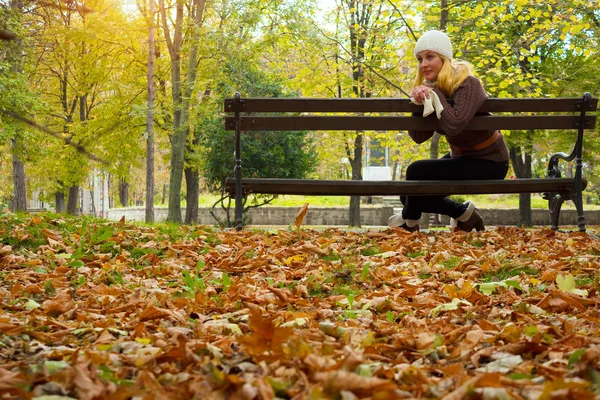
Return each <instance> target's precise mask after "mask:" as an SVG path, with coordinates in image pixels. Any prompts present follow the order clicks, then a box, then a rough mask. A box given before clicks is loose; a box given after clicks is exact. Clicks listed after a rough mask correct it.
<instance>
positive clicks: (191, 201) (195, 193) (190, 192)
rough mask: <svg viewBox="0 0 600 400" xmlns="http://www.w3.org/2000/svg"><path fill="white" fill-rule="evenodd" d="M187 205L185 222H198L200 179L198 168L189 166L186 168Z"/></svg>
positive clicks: (189, 223)
mask: <svg viewBox="0 0 600 400" xmlns="http://www.w3.org/2000/svg"><path fill="white" fill-rule="evenodd" d="M185 183H186V188H187V191H186V206H185V223H186V224H188V225H191V224H196V223H198V199H199V197H200V193H199V191H200V179H199V175H198V169H196V168H192V167H187V168H186V169H185Z"/></svg>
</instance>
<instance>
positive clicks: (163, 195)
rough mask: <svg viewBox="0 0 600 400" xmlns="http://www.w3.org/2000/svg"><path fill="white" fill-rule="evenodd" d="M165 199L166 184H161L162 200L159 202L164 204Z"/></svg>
mask: <svg viewBox="0 0 600 400" xmlns="http://www.w3.org/2000/svg"><path fill="white" fill-rule="evenodd" d="M166 199H167V185H166V184H163V190H162V200H161V201H160V204H162V205H163V206H164V205H165V201H166Z"/></svg>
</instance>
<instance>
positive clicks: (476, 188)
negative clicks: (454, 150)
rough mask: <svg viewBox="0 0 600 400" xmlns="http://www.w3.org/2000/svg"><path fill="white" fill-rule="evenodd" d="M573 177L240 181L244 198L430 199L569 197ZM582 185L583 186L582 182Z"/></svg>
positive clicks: (229, 187)
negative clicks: (554, 194) (522, 195)
mask: <svg viewBox="0 0 600 400" xmlns="http://www.w3.org/2000/svg"><path fill="white" fill-rule="evenodd" d="M574 185H575V179H573V178H554V179H547V178H542V179H504V180H487V181H484V180H474V181H468V180H467V181H465V180H461V181H348V180H316V179H273V178H258V179H252V178H242V190H243V192H244V195H247V194H249V193H262V194H290V195H304V196H376V195H379V196H397V195H411V196H431V195H440V196H442V195H453V194H488V193H497V194H505V193H544V192H558V193H564V194H569V193H571V191H572V189H573V188H574ZM584 186H585V183H584ZM225 187H226V191H227V192H228V193H229V194H230V195H231V196H232V197H233V196H234V195H235V179H233V178H228V179H227V180H226V182H225Z"/></svg>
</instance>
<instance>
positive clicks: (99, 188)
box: [27, 170, 109, 218]
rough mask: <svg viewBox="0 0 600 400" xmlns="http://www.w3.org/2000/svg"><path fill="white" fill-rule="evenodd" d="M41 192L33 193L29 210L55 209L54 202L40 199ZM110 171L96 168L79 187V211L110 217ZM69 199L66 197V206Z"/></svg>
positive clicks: (29, 202) (85, 213) (28, 205)
mask: <svg viewBox="0 0 600 400" xmlns="http://www.w3.org/2000/svg"><path fill="white" fill-rule="evenodd" d="M40 197H41V196H40V192H38V191H35V192H33V193H31V196H30V199H29V201H28V203H27V209H28V210H41V209H46V210H50V209H52V210H55V207H54V204H49V203H47V202H44V201H42V200H41V199H40ZM108 199H109V187H108V173H107V172H106V171H102V170H94V171H93V172H92V173H91V174H90V176H89V177H88V179H87V182H85V183H84V184H83V185H81V186H80V188H79V213H81V214H84V215H93V216H96V217H98V218H107V217H108V208H109V202H108V201H109V200H108ZM66 202H67V199H65V207H66V205H67V204H66Z"/></svg>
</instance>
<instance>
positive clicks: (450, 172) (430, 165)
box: [400, 153, 508, 220]
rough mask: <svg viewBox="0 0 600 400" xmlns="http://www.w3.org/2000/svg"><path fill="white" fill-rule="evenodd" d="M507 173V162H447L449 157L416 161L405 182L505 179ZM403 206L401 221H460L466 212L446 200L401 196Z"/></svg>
mask: <svg viewBox="0 0 600 400" xmlns="http://www.w3.org/2000/svg"><path fill="white" fill-rule="evenodd" d="M507 172H508V161H503V162H496V161H490V160H482V159H478V158H468V157H458V158H450V153H448V154H446V155H445V156H444V157H442V158H440V159H437V160H419V161H415V162H414V163H412V164H410V165H409V166H408V168H407V169H406V180H407V181H417V180H423V181H432V180H434V181H438V180H439V181H446V180H470V179H474V180H477V179H504V177H505V176H506V173H507ZM400 201H401V202H402V204H404V208H403V209H402V218H404V219H416V220H418V219H419V218H421V213H424V212H426V213H435V214H442V215H448V216H449V217H451V218H458V217H460V216H461V215H462V214H463V213H464V212H465V211H466V209H467V206H465V205H464V204H463V203H459V202H456V201H454V200H451V199H450V198H448V197H447V196H400Z"/></svg>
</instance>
